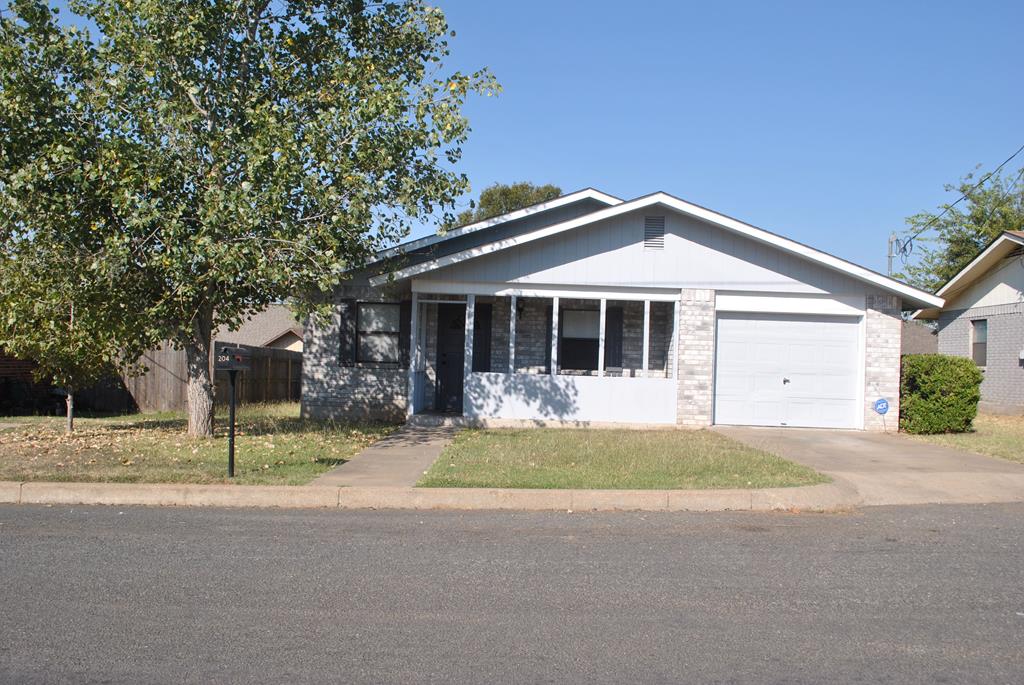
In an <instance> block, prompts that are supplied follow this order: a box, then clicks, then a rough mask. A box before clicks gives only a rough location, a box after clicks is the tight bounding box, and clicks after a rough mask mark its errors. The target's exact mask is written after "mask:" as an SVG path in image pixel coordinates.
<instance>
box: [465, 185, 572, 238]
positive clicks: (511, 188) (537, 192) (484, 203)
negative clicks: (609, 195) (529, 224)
mask: <svg viewBox="0 0 1024 685" xmlns="http://www.w3.org/2000/svg"><path fill="white" fill-rule="evenodd" d="M561 194H562V189H561V188H559V187H558V186H554V185H551V184H547V185H542V186H537V185H534V184H532V183H530V182H529V181H523V182H521V183H511V184H505V183H495V184H494V185H492V186H489V187H488V188H485V189H484V190H483V192H481V193H480V200H479V201H477V202H475V203H472V204H471V206H470V209H467V210H465V211H463V212H460V213H459V215H458V216H457V217H455V221H454V222H453V223H452V224H451V226H450V227H454V226H465V225H466V224H471V223H473V222H476V221H484V220H485V219H490V218H491V217H495V216H501V215H502V214H508V213H509V212H514V211H516V210H517V209H522V208H523V207H529V206H530V205H535V204H539V203H541V202H547V201H548V200H551V199H554V198H556V197H558V196H559V195H561Z"/></svg>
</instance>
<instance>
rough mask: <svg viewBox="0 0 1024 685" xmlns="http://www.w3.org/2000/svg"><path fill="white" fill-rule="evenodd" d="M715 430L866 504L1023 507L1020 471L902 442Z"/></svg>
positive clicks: (855, 434)
mask: <svg viewBox="0 0 1024 685" xmlns="http://www.w3.org/2000/svg"><path fill="white" fill-rule="evenodd" d="M715 430H716V431H718V432H720V433H722V434H723V435H727V436H729V437H730V438H734V439H736V440H739V441H740V442H744V443H746V444H748V445H751V446H753V447H759V448H761V449H764V450H767V451H769V452H773V453H775V454H778V455H779V456H782V457H785V458H786V459H790V460H792V461H795V462H799V463H801V464H806V465H807V466H810V467H811V468H813V469H815V470H816V471H820V472H821V473H825V474H827V475H829V476H831V477H832V478H833V479H835V480H836V481H837V482H839V483H841V482H843V481H845V482H846V483H849V484H850V485H852V486H853V487H855V488H856V489H857V491H858V492H859V493H860V496H861V497H862V499H863V503H864V504H928V503H962V504H963V503H984V502H1021V501H1024V465H1021V464H1015V463H1012V462H1008V461H1003V460H1002V459H994V458H991V457H984V456H981V455H978V454H971V453H969V452H961V451H958V450H953V449H949V448H945V447H937V446H934V445H929V444H927V443H923V442H918V441H916V440H913V439H911V438H907V437H904V436H901V435H895V434H887V433H868V432H861V431H840V430H825V429H801V428H750V427H740V426H718V427H716V428H715Z"/></svg>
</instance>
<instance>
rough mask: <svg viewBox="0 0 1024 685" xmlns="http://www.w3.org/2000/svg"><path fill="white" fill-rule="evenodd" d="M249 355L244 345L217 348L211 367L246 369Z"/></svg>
mask: <svg viewBox="0 0 1024 685" xmlns="http://www.w3.org/2000/svg"><path fill="white" fill-rule="evenodd" d="M250 359H251V355H250V354H249V350H247V349H245V348H244V347H222V348H220V349H219V350H217V354H216V358H215V359H214V362H213V368H214V370H216V371H248V370H249V368H250V367H249V362H250Z"/></svg>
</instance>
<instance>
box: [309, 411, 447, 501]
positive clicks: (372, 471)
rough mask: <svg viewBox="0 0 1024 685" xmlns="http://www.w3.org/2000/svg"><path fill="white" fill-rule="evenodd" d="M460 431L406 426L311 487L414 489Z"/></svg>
mask: <svg viewBox="0 0 1024 685" xmlns="http://www.w3.org/2000/svg"><path fill="white" fill-rule="evenodd" d="M458 430H459V429H458V428H453V427H451V426H405V427H403V428H400V429H399V430H397V431H395V432H394V433H392V434H391V435H389V436H388V437H386V438H384V439H382V440H378V441H377V442H375V443H373V444H372V445H370V446H369V447H367V448H366V449H365V450H363V451H362V452H360V453H359V454H357V455H356V456H354V457H352V459H350V460H349V461H347V462H345V463H344V464H342V465H341V466H337V467H335V468H334V469H332V470H331V471H328V472H327V473H325V474H324V475H322V476H320V477H319V478H317V479H316V480H314V481H313V482H312V483H310V485H314V486H328V487H338V486H372V487H412V486H413V485H416V482H417V481H418V480H419V479H420V476H422V475H423V472H424V471H426V470H427V469H429V468H430V465H431V464H433V463H434V462H435V461H436V460H437V458H438V456H440V454H441V450H443V449H444V448H445V446H446V445H447V444H448V443H449V442H451V440H452V438H453V437H455V433H456V432H458Z"/></svg>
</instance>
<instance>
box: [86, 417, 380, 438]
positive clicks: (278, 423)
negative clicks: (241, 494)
mask: <svg viewBox="0 0 1024 685" xmlns="http://www.w3.org/2000/svg"><path fill="white" fill-rule="evenodd" d="M105 428H106V429H107V430H111V431H139V430H143V431H145V430H154V431H169V430H177V431H181V432H182V433H184V432H185V431H186V430H187V429H188V419H185V418H174V419H137V420H134V421H125V422H116V423H110V424H108V425H107V426H105ZM395 428H396V426H395V425H394V424H389V423H383V422H381V423H377V422H361V423H346V422H338V421H331V420H318V419H302V418H276V417H268V418H264V417H238V418H236V420H235V434H236V435H274V434H279V433H295V434H308V433H342V432H349V431H358V432H365V433H371V434H376V433H380V434H384V435H386V434H388V433H390V432H391V431H392V430H394V429H395ZM213 433H214V437H218V438H220V437H226V436H227V434H228V421H227V418H226V417H221V416H218V417H217V418H216V420H215V421H214V426H213Z"/></svg>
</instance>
